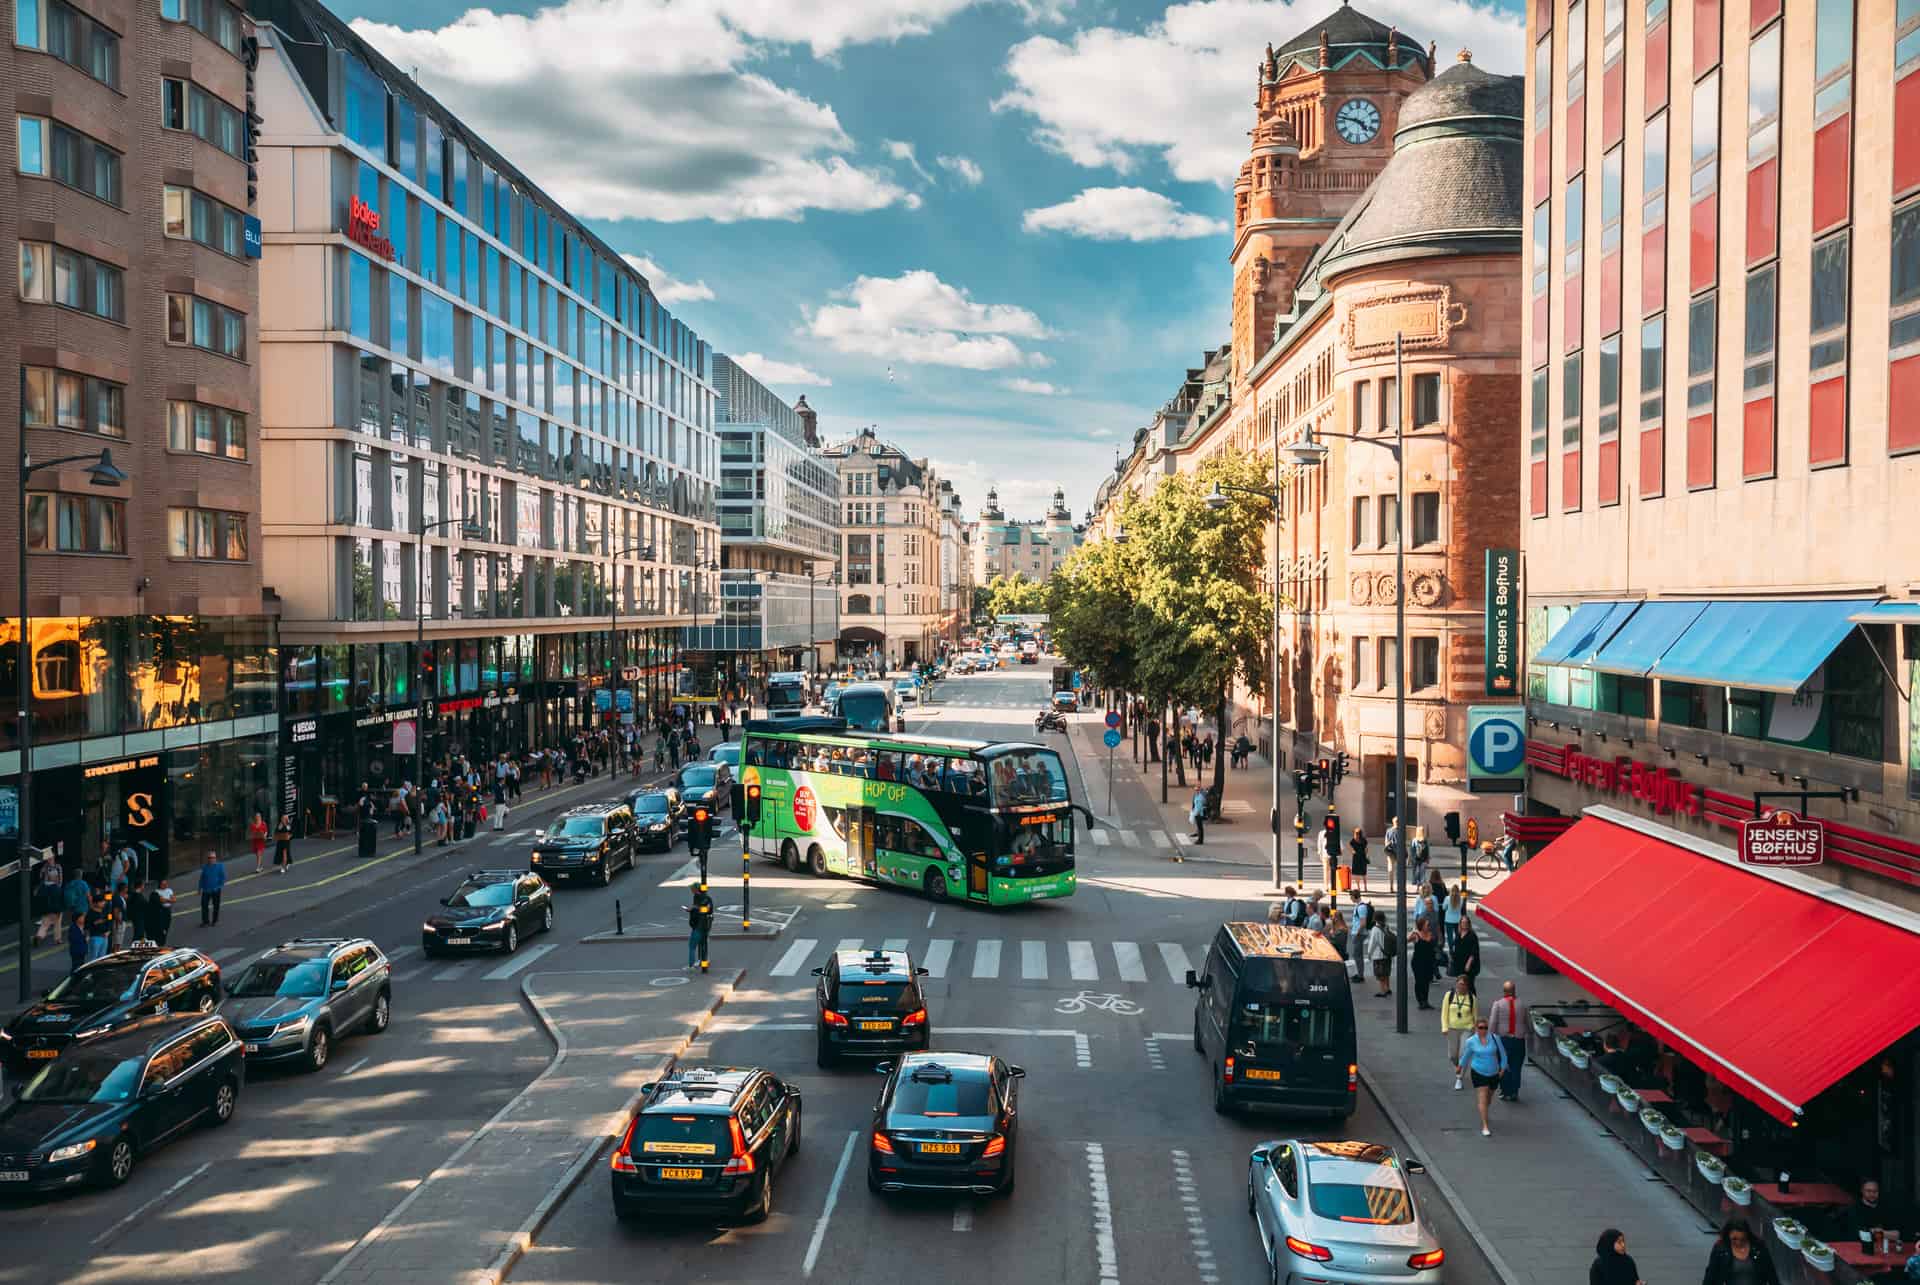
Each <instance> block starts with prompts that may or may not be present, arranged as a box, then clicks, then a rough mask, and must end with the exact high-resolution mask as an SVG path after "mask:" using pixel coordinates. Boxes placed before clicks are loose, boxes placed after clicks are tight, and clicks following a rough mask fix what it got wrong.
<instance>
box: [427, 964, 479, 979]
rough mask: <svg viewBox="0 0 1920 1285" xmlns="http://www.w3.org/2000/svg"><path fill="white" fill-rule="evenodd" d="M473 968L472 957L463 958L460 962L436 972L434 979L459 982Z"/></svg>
mask: <svg viewBox="0 0 1920 1285" xmlns="http://www.w3.org/2000/svg"><path fill="white" fill-rule="evenodd" d="M472 969H473V961H472V960H471V959H463V960H461V961H460V962H459V963H457V964H454V965H452V966H450V967H447V968H443V969H441V970H440V971H439V972H437V973H435V974H434V975H433V980H434V981H436V982H457V981H459V980H460V979H461V978H462V977H465V976H466V975H467V974H468V973H469V972H471V971H472Z"/></svg>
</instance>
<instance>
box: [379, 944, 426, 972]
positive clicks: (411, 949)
mask: <svg viewBox="0 0 1920 1285" xmlns="http://www.w3.org/2000/svg"><path fill="white" fill-rule="evenodd" d="M419 953H420V948H419V947H418V946H398V947H395V948H394V949H393V950H390V951H387V952H386V956H387V963H388V965H389V966H391V967H392V968H395V969H398V968H399V967H400V965H401V964H403V963H406V962H408V961H409V960H411V959H412V958H413V957H414V956H415V955H418V954H419Z"/></svg>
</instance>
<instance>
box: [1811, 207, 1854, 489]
mask: <svg viewBox="0 0 1920 1285" xmlns="http://www.w3.org/2000/svg"><path fill="white" fill-rule="evenodd" d="M1848 250H1849V246H1848V234H1847V231H1846V230H1845V229H1842V230H1841V231H1839V232H1836V233H1834V234H1833V235H1832V236H1830V237H1828V238H1826V239H1825V240H1823V241H1816V242H1815V243H1814V246H1813V274H1812V289H1811V292H1810V293H1811V296H1812V297H1811V300H1810V312H1811V315H1810V318H1809V321H1808V332H1809V334H1810V335H1811V341H1812V342H1811V348H1810V350H1809V354H1808V361H1807V379H1808V384H1809V389H1810V391H1809V406H1808V415H1807V418H1808V451H1809V457H1808V458H1809V462H1810V463H1813V464H1816V465H1818V464H1844V463H1845V462H1846V459H1847V304H1848V300H1847V284H1848V277H1849V260H1850V255H1849V253H1848Z"/></svg>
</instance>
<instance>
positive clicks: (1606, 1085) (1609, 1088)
mask: <svg viewBox="0 0 1920 1285" xmlns="http://www.w3.org/2000/svg"><path fill="white" fill-rule="evenodd" d="M1626 1087H1627V1082H1626V1081H1625V1080H1623V1079H1621V1078H1620V1077H1619V1076H1617V1075H1615V1074H1613V1072H1611V1071H1602V1072H1601V1073H1600V1088H1601V1089H1602V1090H1603V1091H1604V1092H1605V1093H1606V1095H1607V1096H1608V1097H1610V1098H1613V1097H1618V1096H1620V1090H1622V1089H1624V1088H1626Z"/></svg>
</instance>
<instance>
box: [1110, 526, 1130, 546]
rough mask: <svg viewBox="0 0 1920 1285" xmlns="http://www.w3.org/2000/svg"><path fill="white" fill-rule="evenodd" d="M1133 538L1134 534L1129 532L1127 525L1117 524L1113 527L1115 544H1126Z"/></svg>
mask: <svg viewBox="0 0 1920 1285" xmlns="http://www.w3.org/2000/svg"><path fill="white" fill-rule="evenodd" d="M1132 538H1133V537H1132V536H1130V535H1128V534H1127V528H1126V527H1124V526H1116V527H1114V528H1113V542H1114V543H1115V544H1125V543H1126V542H1127V541H1128V540H1130V539H1132Z"/></svg>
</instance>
